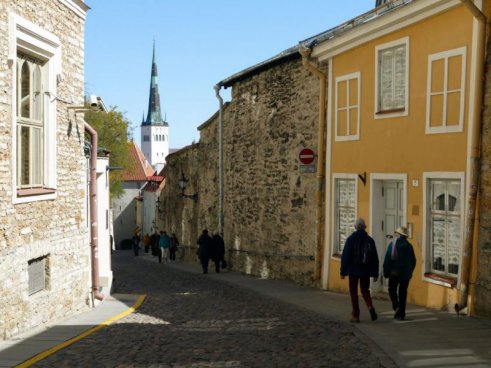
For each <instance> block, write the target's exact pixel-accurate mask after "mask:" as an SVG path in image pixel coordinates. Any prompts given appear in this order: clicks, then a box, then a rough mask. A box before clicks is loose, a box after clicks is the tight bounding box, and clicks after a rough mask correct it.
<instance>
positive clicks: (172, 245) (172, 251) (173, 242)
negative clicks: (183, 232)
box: [169, 233, 179, 262]
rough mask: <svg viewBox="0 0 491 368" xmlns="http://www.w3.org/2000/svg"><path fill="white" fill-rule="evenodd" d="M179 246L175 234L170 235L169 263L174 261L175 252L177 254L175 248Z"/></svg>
mask: <svg viewBox="0 0 491 368" xmlns="http://www.w3.org/2000/svg"><path fill="white" fill-rule="evenodd" d="M178 246H179V240H177V236H176V234H175V233H172V235H171V237H170V249H169V255H170V261H171V262H175V261H176V252H177V247H178Z"/></svg>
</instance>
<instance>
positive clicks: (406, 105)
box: [374, 37, 410, 119]
mask: <svg viewBox="0 0 491 368" xmlns="http://www.w3.org/2000/svg"><path fill="white" fill-rule="evenodd" d="M401 45H405V46H406V76H405V77H406V78H405V84H406V89H405V101H404V110H403V111H397V112H390V111H387V112H384V111H380V108H379V106H380V96H379V92H380V91H379V85H380V75H379V74H380V73H379V69H380V68H379V62H380V60H379V54H380V51H383V50H385V49H390V48H394V47H397V46H401ZM409 70H410V68H409V37H403V38H400V39H398V40H394V41H391V42H387V43H384V44H381V45H378V46H376V47H375V109H374V118H375V119H387V118H393V117H399V116H407V115H408V114H409Z"/></svg>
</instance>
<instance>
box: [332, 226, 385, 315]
mask: <svg viewBox="0 0 491 368" xmlns="http://www.w3.org/2000/svg"><path fill="white" fill-rule="evenodd" d="M366 227H367V226H366V225H365V220H363V219H362V218H359V219H357V220H356V222H355V232H354V233H353V234H351V235H350V236H349V237H348V239H346V244H345V245H344V249H343V254H342V256H341V279H344V278H345V277H346V276H349V292H350V296H351V305H352V307H353V310H352V312H351V319H350V322H355V323H359V322H360V306H359V304H358V283H359V284H360V290H361V295H362V296H363V299H364V300H365V303H366V305H367V307H368V310H369V312H370V318H371V320H372V321H375V320H376V319H377V313H376V312H375V308H374V307H373V302H372V297H371V295H370V277H373V281H374V282H376V281H377V280H378V266H379V262H378V255H377V247H376V246H375V241H374V240H373V239H372V238H371V237H370V236H369V235H368V234H367V232H366V230H365V229H366Z"/></svg>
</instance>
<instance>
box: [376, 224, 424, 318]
mask: <svg viewBox="0 0 491 368" xmlns="http://www.w3.org/2000/svg"><path fill="white" fill-rule="evenodd" d="M407 237H408V233H407V228H405V227H404V226H401V227H398V228H397V229H396V231H395V234H394V238H393V240H392V241H391V242H390V243H389V246H388V248H387V252H386V253H385V258H384V266H383V269H384V277H385V278H388V279H389V296H390V300H391V301H392V308H393V309H394V312H395V314H394V318H395V319H397V320H399V321H402V320H404V318H405V317H406V299H407V288H408V286H409V281H410V280H411V277H412V276H413V271H414V268H415V267H416V256H415V255H414V250H413V246H412V245H411V243H409V242H408V241H407ZM398 289H399V290H398Z"/></svg>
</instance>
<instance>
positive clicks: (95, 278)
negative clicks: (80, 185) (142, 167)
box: [84, 122, 104, 300]
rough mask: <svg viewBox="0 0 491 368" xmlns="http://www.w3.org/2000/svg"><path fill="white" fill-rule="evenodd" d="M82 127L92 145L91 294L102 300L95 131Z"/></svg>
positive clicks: (87, 126)
mask: <svg viewBox="0 0 491 368" xmlns="http://www.w3.org/2000/svg"><path fill="white" fill-rule="evenodd" d="M84 128H85V131H86V132H87V133H89V135H90V143H91V145H92V148H91V151H90V164H89V166H90V176H89V198H90V215H89V216H90V256H91V260H92V296H93V297H94V298H95V299H97V300H103V299H104V295H103V294H101V292H100V291H99V287H100V285H99V256H98V252H99V247H98V246H99V241H98V238H97V132H96V131H95V129H94V128H92V127H91V126H90V125H89V124H87V123H86V122H84Z"/></svg>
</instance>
